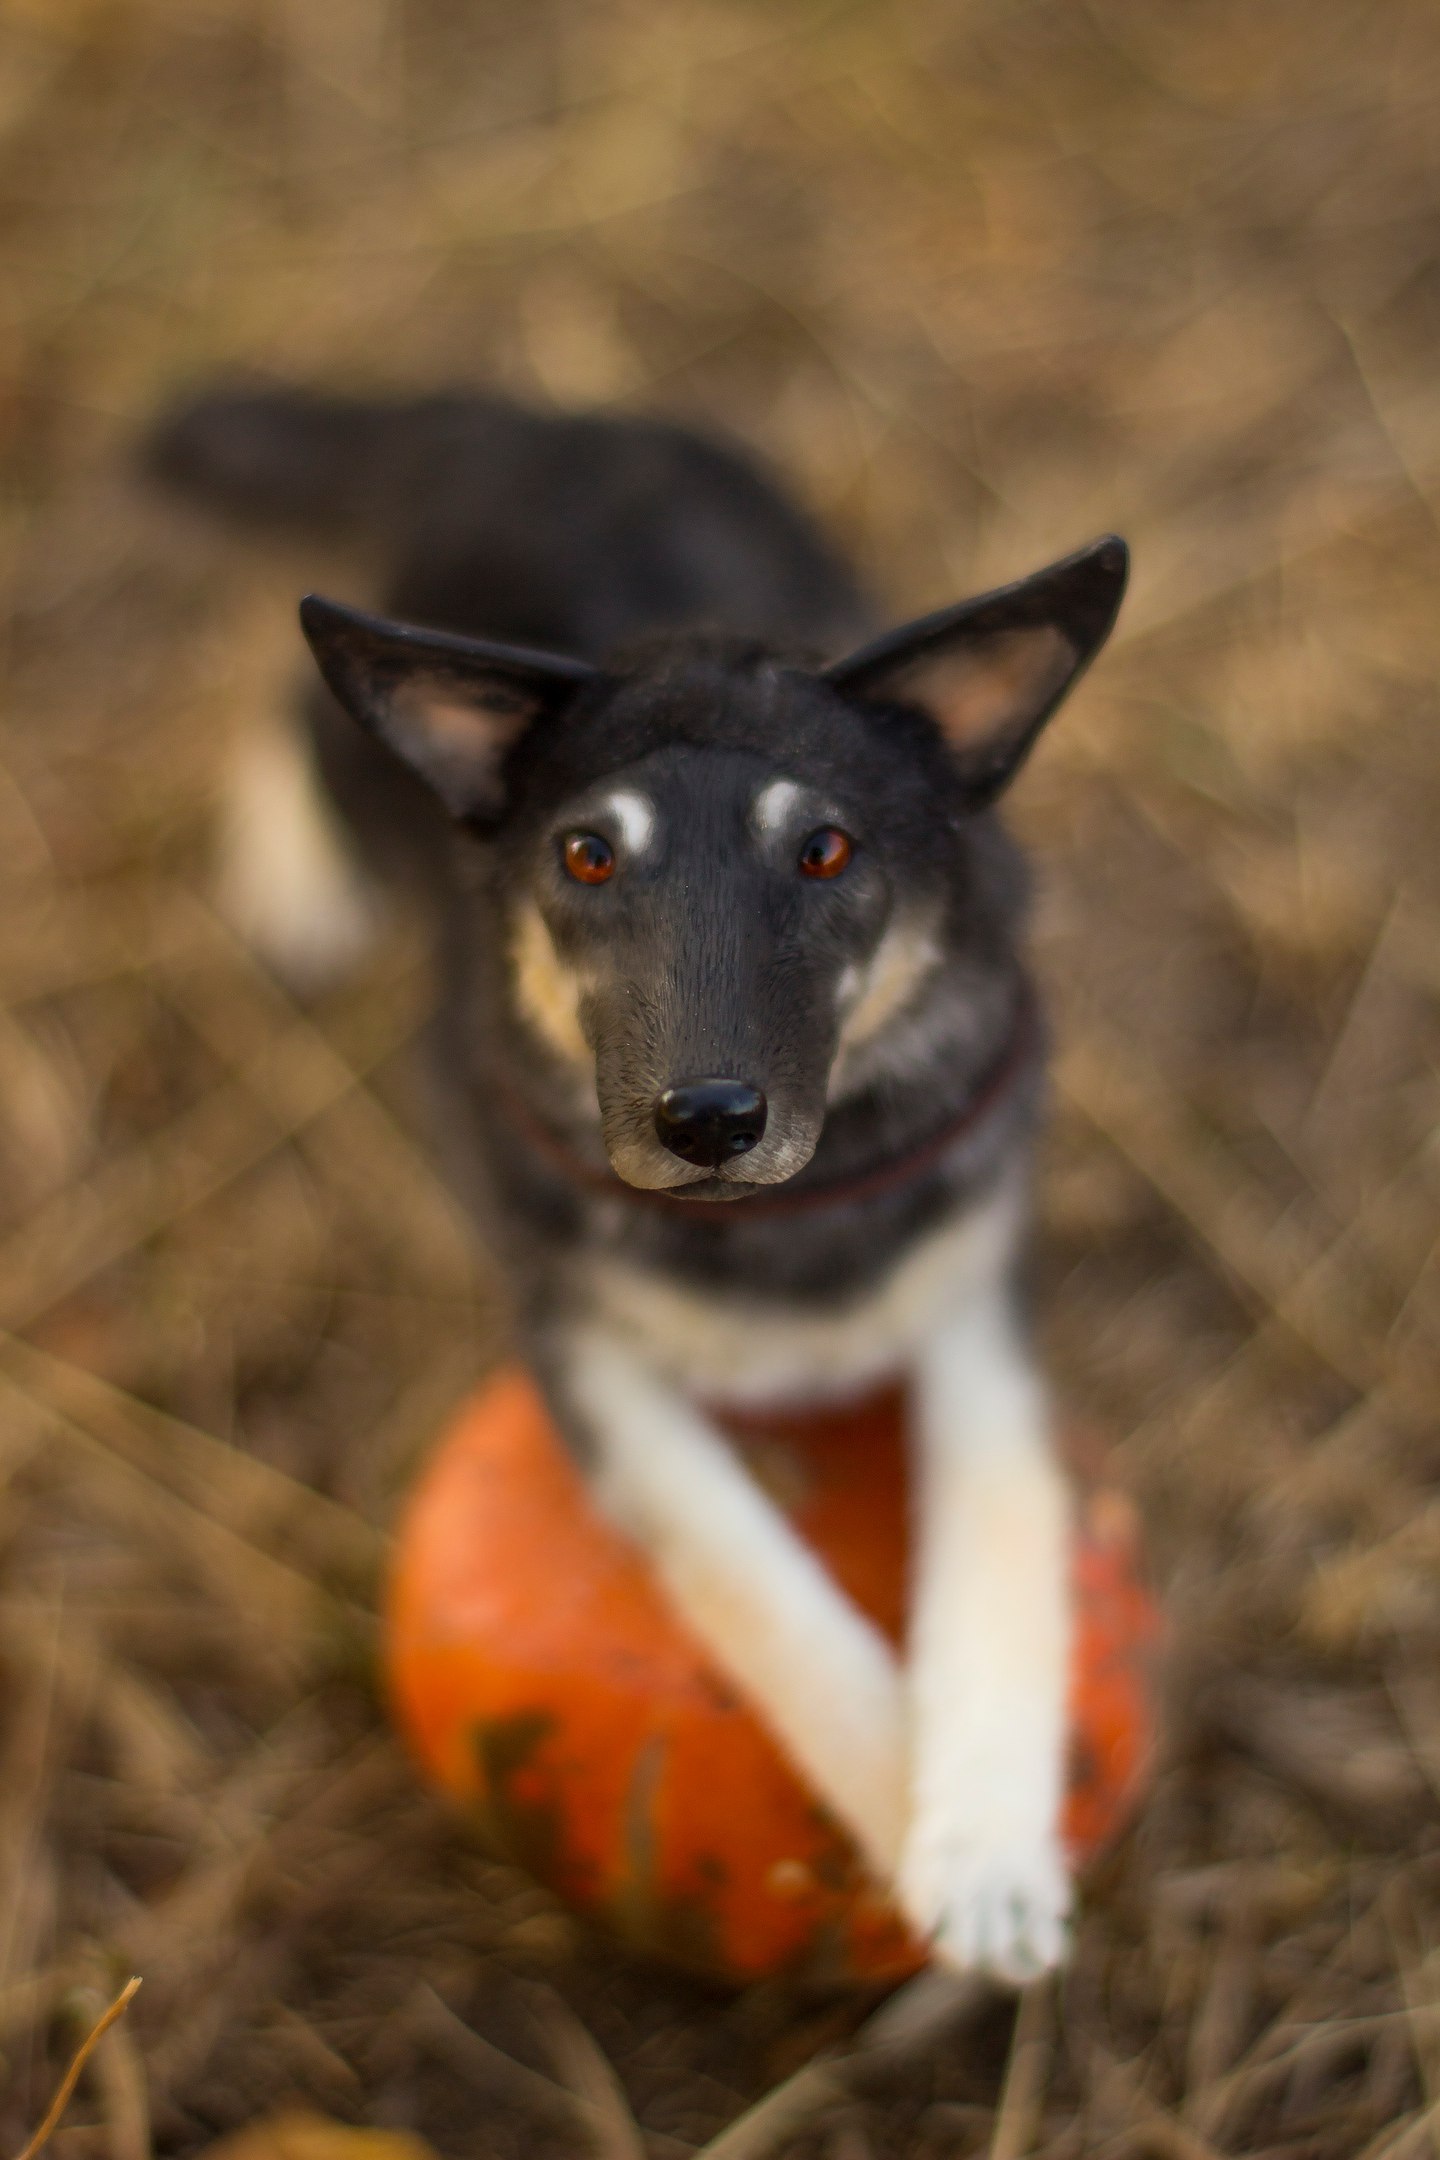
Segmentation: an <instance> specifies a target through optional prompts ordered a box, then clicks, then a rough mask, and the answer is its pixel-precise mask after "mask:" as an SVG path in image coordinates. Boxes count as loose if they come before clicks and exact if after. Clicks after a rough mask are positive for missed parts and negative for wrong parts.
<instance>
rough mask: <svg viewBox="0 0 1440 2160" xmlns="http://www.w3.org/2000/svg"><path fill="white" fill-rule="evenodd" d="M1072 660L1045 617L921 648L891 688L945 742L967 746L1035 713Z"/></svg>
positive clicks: (1062, 680) (1066, 678)
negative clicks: (1022, 626)
mask: <svg viewBox="0 0 1440 2160" xmlns="http://www.w3.org/2000/svg"><path fill="white" fill-rule="evenodd" d="M1078 658H1079V654H1078V653H1077V652H1076V650H1075V647H1074V646H1073V645H1072V644H1071V642H1070V640H1069V639H1068V638H1067V637H1065V636H1064V635H1062V633H1061V632H1060V631H1059V630H1057V629H1056V628H1055V625H1054V624H1053V623H1038V624H1037V625H1036V626H1035V628H1034V629H1026V630H1001V631H997V632H996V633H995V635H994V636H993V637H988V638H984V639H981V640H978V641H977V642H976V643H975V644H973V645H960V646H951V647H950V648H949V649H948V650H945V651H940V652H936V653H933V654H927V655H925V656H923V657H922V658H920V659H918V660H915V661H912V663H911V665H910V666H909V667H908V668H905V669H904V670H902V671H901V673H900V674H899V675H898V676H897V677H896V678H895V683H894V687H895V689H896V691H897V692H898V693H899V695H900V696H901V697H903V698H907V699H909V700H911V701H912V702H913V703H914V704H916V705H920V706H922V707H923V708H924V710H925V711H926V712H928V713H929V714H930V715H931V716H932V718H933V719H934V720H935V722H936V724H937V726H938V727H939V728H940V730H941V732H942V733H943V734H944V736H945V737H946V739H947V741H949V742H950V743H952V744H953V745H954V746H955V747H956V748H957V749H960V748H968V747H970V746H971V745H974V744H978V743H982V742H985V741H986V740H987V739H988V738H989V737H991V736H992V735H1003V734H1005V733H1006V731H1007V730H1008V729H1011V728H1016V727H1023V726H1025V725H1026V724H1027V723H1028V722H1029V721H1031V720H1033V719H1034V718H1035V717H1036V716H1037V715H1038V714H1039V713H1041V712H1043V711H1044V709H1045V707H1046V706H1047V705H1048V704H1049V702H1050V700H1051V699H1052V698H1053V697H1054V696H1055V695H1056V694H1057V692H1059V691H1060V690H1062V689H1063V688H1064V687H1065V684H1066V683H1067V682H1068V681H1069V679H1070V676H1071V675H1072V674H1073V673H1074V670H1075V663H1076V661H1077V659H1078Z"/></svg>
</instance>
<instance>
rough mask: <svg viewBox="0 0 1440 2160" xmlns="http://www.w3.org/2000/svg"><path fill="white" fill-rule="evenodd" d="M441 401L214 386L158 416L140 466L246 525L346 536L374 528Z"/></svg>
mask: <svg viewBox="0 0 1440 2160" xmlns="http://www.w3.org/2000/svg"><path fill="white" fill-rule="evenodd" d="M443 402H446V401H443V400H439V399H434V400H426V401H422V402H420V403H407V404H401V403H398V402H397V403H392V404H386V403H383V402H380V401H376V402H374V403H367V402H365V401H364V400H361V399H347V398H333V397H323V396H319V395H317V394H315V393H313V392H309V391H304V390H241V389H233V390H224V389H222V390H214V391H210V392H208V393H207V394H206V395H205V396H203V397H199V398H196V399H193V400H191V401H189V402H187V403H185V404H181V405H176V406H174V407H172V408H171V410H170V411H169V412H166V413H163V414H162V415H161V417H160V418H159V420H158V421H157V422H156V423H155V425H154V427H153V428H152V429H151V430H150V432H149V434H148V435H147V436H146V437H145V439H144V440H143V442H142V443H141V446H140V463H141V468H142V470H143V471H144V473H145V474H146V476H147V477H148V478H149V479H151V480H154V481H158V482H159V483H160V484H161V485H162V486H163V487H165V488H167V489H169V490H171V491H173V492H174V493H175V494H178V495H181V496H183V497H184V498H185V499H186V500H188V501H190V502H195V503H198V504H201V505H203V506H204V507H205V508H207V509H210V510H213V511H215V512H217V513H218V514H219V515H220V516H222V517H226V518H230V519H233V520H235V521H237V522H239V523H242V524H246V525H256V526H261V527H265V528H269V529H275V528H288V529H290V530H292V531H295V532H299V533H305V534H313V535H316V536H321V537H326V538H329V537H332V536H333V537H338V536H343V535H345V534H347V533H349V532H351V531H353V530H354V529H355V528H356V527H357V526H360V525H363V524H365V523H367V522H368V520H369V517H370V515H371V514H373V510H374V507H375V505H376V501H377V497H380V496H382V495H383V494H384V493H385V492H386V480H387V478H393V476H394V474H395V470H396V466H397V463H401V462H405V461H406V453H407V451H408V450H409V449H410V447H411V445H412V443H413V440H414V438H415V436H416V434H417V431H418V429H419V428H423V426H424V420H425V419H429V420H431V421H432V422H433V419H434V417H435V407H436V406H438V405H440V404H441V403H443ZM422 416H423V417H422Z"/></svg>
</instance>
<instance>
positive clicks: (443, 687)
mask: <svg viewBox="0 0 1440 2160" xmlns="http://www.w3.org/2000/svg"><path fill="white" fill-rule="evenodd" d="M391 711H392V713H393V715H394V718H395V720H396V721H397V722H398V724H399V726H400V727H401V728H402V729H403V730H404V732H405V733H406V734H407V735H408V736H409V737H410V738H411V740H412V741H415V742H417V743H419V742H423V743H424V744H426V745H427V746H428V747H429V748H430V749H431V750H432V751H435V752H437V753H438V754H439V755H440V756H442V757H447V758H460V757H467V756H468V757H473V756H474V755H475V753H476V752H477V751H479V752H481V753H493V752H494V751H495V750H496V749H497V748H503V747H504V746H505V745H506V744H507V743H509V742H512V741H513V740H514V738H515V737H516V736H517V735H518V734H519V733H520V731H521V729H522V728H523V727H524V726H525V725H526V723H527V721H529V720H530V719H531V717H532V716H533V714H534V711H535V701H534V699H533V698H527V697H526V696H525V695H524V694H523V692H521V691H519V690H516V689H513V688H512V687H511V686H510V684H508V683H494V684H491V683H485V684H484V685H483V686H482V685H478V684H477V686H476V688H475V690H474V692H473V693H472V694H469V695H467V694H466V692H465V691H463V690H461V689H460V688H458V687H457V686H456V685H455V684H454V683H452V682H446V681H444V680H443V679H436V678H435V677H433V676H431V677H426V676H423V675H421V676H416V677H412V679H411V680H410V681H409V682H405V683H401V684H400V685H399V686H398V687H397V688H396V689H395V691H394V692H393V694H392V701H391Z"/></svg>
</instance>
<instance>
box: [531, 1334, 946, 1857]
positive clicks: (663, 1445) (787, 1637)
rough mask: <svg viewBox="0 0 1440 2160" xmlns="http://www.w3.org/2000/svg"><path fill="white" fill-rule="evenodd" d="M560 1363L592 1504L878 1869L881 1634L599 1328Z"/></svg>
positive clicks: (883, 1823) (683, 1411) (882, 1848)
mask: <svg viewBox="0 0 1440 2160" xmlns="http://www.w3.org/2000/svg"><path fill="white" fill-rule="evenodd" d="M562 1373H563V1377H562V1381H561V1384H562V1387H563V1390H564V1394H565V1397H566V1401H567V1404H568V1406H569V1407H570V1408H571V1409H572V1410H573V1412H574V1415H575V1417H576V1420H577V1421H578V1423H579V1425H580V1428H581V1431H582V1434H583V1436H584V1437H585V1438H586V1439H587V1440H588V1441H589V1443H590V1445H591V1447H592V1449H593V1451H594V1456H595V1464H594V1481H595V1484H596V1487H597V1490H598V1494H599V1497H600V1499H601V1502H602V1504H603V1505H605V1506H606V1507H607V1508H608V1510H609V1512H610V1513H611V1515H612V1516H613V1517H614V1518H615V1520H616V1521H617V1522H619V1524H620V1525H621V1527H622V1528H624V1529H625V1530H626V1531H628V1532H629V1534H630V1535H631V1536H633V1537H634V1538H635V1540H636V1542H637V1543H639V1544H640V1545H642V1546H643V1547H644V1548H645V1550H646V1551H647V1552H648V1554H649V1556H650V1558H651V1560H652V1562H653V1564H654V1566H655V1568H656V1570H657V1572H658V1574H659V1575H660V1577H661V1579H662V1581H663V1582H664V1584H665V1587H666V1589H667V1590H668V1591H669V1593H670V1596H671V1598H672V1599H673V1601H674V1603H675V1604H676V1606H677V1607H678V1609H679V1610H680V1612H681V1613H682V1614H683V1615H684V1617H685V1619H686V1620H687V1621H688V1622H689V1623H690V1626H691V1627H692V1628H693V1629H694V1631H695V1633H696V1634H697V1635H698V1636H699V1637H700V1639H701V1641H702V1642H703V1643H704V1644H705V1645H706V1647H707V1648H708V1649H709V1650H710V1651H711V1653H712V1654H713V1656H714V1657H715V1659H716V1661H717V1663H718V1664H719V1665H720V1666H721V1667H722V1669H723V1670H725V1671H726V1672H728V1673H729V1675H730V1677H731V1678H732V1679H733V1680H734V1681H735V1682H736V1684H737V1685H738V1686H739V1687H740V1688H741V1689H742V1690H743V1692H744V1693H745V1694H746V1695H748V1696H749V1698H750V1700H751V1701H752V1702H753V1703H754V1704H755V1706H756V1707H757V1709H759V1711H760V1712H761V1714H762V1716H763V1717H764V1718H765V1720H766V1722H767V1723H768V1724H769V1726H770V1729H771V1731H772V1732H773V1733H774V1734H775V1736H776V1737H777V1739H779V1740H780V1742H781V1744H782V1745H783V1746H784V1747H785V1748H786V1750H787V1751H788V1753H789V1754H790V1756H791V1757H792V1759H793V1760H794V1762H795V1763H796V1764H797V1765H798V1766H799V1768H800V1769H801V1770H802V1771H803V1772H804V1773H805V1774H806V1775H807V1776H808V1777H809V1779H810V1781H811V1783H812V1784H813V1786H814V1788H815V1790H816V1791H817V1792H818V1793H819V1794H820V1796H821V1797H822V1798H823V1799H824V1800H825V1802H826V1803H827V1805H828V1806H829V1807H830V1808H831V1810H832V1811H833V1813H834V1814H835V1815H836V1816H837V1817H838V1818H839V1819H840V1820H841V1821H842V1822H844V1823H845V1824H846V1825H847V1827H848V1828H849V1829H850V1830H851V1831H852V1833H853V1834H854V1836H855V1838H856V1839H857V1841H858V1842H859V1844H860V1847H861V1849H862V1851H863V1852H864V1853H865V1856H866V1858H867V1860H868V1861H869V1862H870V1865H871V1866H872V1868H873V1869H874V1871H875V1873H876V1875H877V1876H878V1877H879V1878H880V1879H881V1880H882V1881H884V1880H888V1879H889V1878H890V1877H891V1875H892V1874H893V1872H894V1869H895V1865H896V1861H897V1858H898V1854H899V1849H900V1842H901V1835H902V1830H903V1813H904V1806H905V1798H906V1794H905V1698H904V1688H903V1686H902V1683H901V1679H900V1674H899V1671H898V1668H897V1665H896V1662H895V1659H894V1658H893V1656H892V1655H891V1652H890V1649H889V1646H888V1645H887V1644H886V1642H885V1641H884V1639H883V1638H882V1636H881V1635H880V1633H879V1631H878V1630H877V1629H876V1628H874V1627H873V1626H872V1625H871V1623H870V1622H869V1621H868V1620H867V1619H866V1618H865V1616H864V1615H863V1614H862V1613H861V1612H860V1611H859V1610H858V1609H857V1607H855V1606H854V1605H852V1604H851V1602H850V1600H849V1599H848V1598H847V1597H846V1596H845V1595H844V1593H843V1592H842V1591H841V1590H840V1589H839V1588H838V1587H837V1585H836V1584H835V1582H834V1580H833V1579H832V1577H831V1576H830V1575H828V1574H827V1573H826V1571H825V1569H824V1567H823V1566H822V1565H821V1563H820V1562H819V1561H818V1560H817V1559H816V1557H815V1555H814V1554H813V1553H812V1552H811V1551H810V1550H809V1548H808V1547H807V1546H806V1545H804V1544H803V1543H802V1542H801V1540H800V1539H799V1538H798V1537H797V1536H796V1534H795V1532H794V1531H793V1530H792V1529H791V1528H790V1525H789V1523H788V1522H787V1521H786V1520H785V1518H784V1516H783V1515H782V1514H781V1513H780V1511H779V1510H778V1509H777V1508H775V1507H774V1506H772V1504H771V1503H770V1501H769V1500H768V1499H766V1497H765V1495H764V1494H763V1493H762V1492H761V1490H760V1488H759V1486H758V1485H757V1484H756V1483H755V1481H754V1479H753V1478H751V1477H750V1475H749V1474H748V1472H747V1471H746V1469H745V1467H744V1465H743V1464H742V1463H741V1462H740V1461H739V1459H738V1458H737V1456H736V1455H735V1453H734V1451H733V1450H732V1449H731V1448H730V1446H729V1445H728V1443H727V1442H726V1441H725V1440H724V1438H723V1437H722V1436H721V1435H720V1434H719V1433H718V1432H716V1431H715V1429H714V1428H713V1427H712V1426H711V1425H710V1424H709V1423H708V1422H707V1421H706V1419H705V1418H704V1417H703V1415H702V1414H701V1413H700V1412H699V1411H697V1410H696V1409H695V1408H694V1407H693V1406H692V1405H691V1404H690V1403H688V1402H687V1401H685V1399H684V1398H683V1397H682V1396H680V1395H678V1394H677V1393H676V1392H675V1391H674V1390H673V1389H672V1388H670V1387H669V1386H667V1385H666V1384H665V1383H664V1382H663V1381H661V1380H658V1379H657V1378H656V1377H655V1375H654V1373H653V1372H652V1371H651V1370H650V1369H649V1368H648V1367H647V1366H646V1365H645V1364H643V1363H642V1362H641V1361H640V1360H639V1359H637V1358H636V1357H634V1356H632V1354H631V1353H630V1352H629V1351H628V1350H626V1349H625V1348H624V1347H623V1346H621V1345H618V1344H617V1343H616V1342H615V1341H614V1339H613V1337H611V1336H609V1335H608V1334H606V1333H603V1332H602V1331H601V1330H600V1329H598V1328H594V1329H586V1330H584V1331H582V1332H581V1333H580V1334H579V1335H577V1336H576V1337H575V1338H573V1339H572V1340H571V1341H570V1343H569V1344H568V1346H567V1354H565V1355H564V1356H563V1359H562Z"/></svg>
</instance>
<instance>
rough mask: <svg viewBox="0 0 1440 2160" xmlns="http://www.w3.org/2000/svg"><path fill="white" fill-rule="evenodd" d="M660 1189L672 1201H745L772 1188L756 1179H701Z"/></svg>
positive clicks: (772, 1188)
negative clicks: (752, 1195) (753, 1194)
mask: <svg viewBox="0 0 1440 2160" xmlns="http://www.w3.org/2000/svg"><path fill="white" fill-rule="evenodd" d="M660 1189H661V1191H662V1192H664V1193H665V1194H666V1195H667V1196H668V1197H669V1198H670V1199H672V1200H746V1199H748V1198H749V1197H750V1195H751V1194H752V1193H761V1192H771V1191H773V1190H774V1187H773V1186H772V1185H766V1184H762V1183H761V1182H760V1181H759V1179H757V1178H727V1177H702V1178H695V1179H694V1180H693V1181H692V1182H691V1183H689V1184H688V1185H687V1184H681V1185H665V1186H662V1187H661V1188H660Z"/></svg>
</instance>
